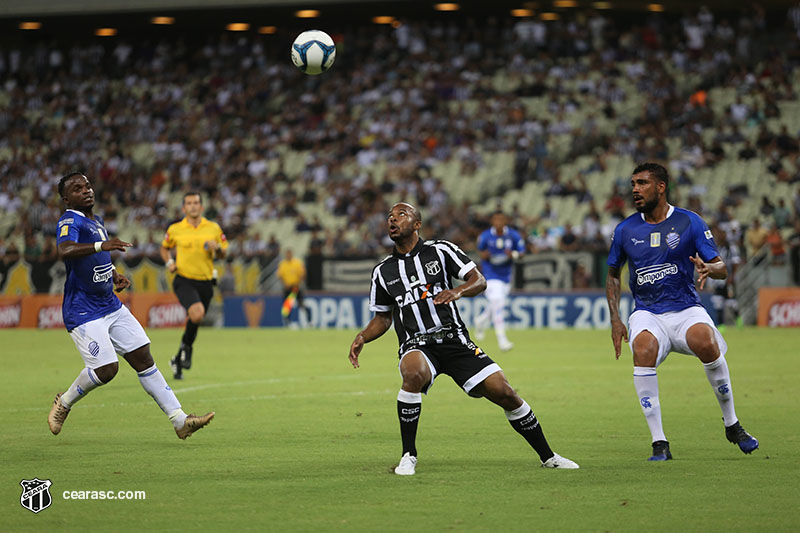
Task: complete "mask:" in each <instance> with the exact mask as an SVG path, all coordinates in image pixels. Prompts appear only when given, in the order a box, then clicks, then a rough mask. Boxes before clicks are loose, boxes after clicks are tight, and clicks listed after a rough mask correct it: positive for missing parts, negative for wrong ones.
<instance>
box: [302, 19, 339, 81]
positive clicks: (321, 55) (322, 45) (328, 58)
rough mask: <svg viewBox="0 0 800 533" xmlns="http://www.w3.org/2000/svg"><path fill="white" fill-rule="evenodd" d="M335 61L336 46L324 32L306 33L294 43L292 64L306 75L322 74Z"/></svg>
mask: <svg viewBox="0 0 800 533" xmlns="http://www.w3.org/2000/svg"><path fill="white" fill-rule="evenodd" d="M335 60H336V45H335V44H333V39H331V36H330V35H328V34H327V33H325V32H324V31H320V30H308V31H304V32H303V33H301V34H300V35H298V36H297V39H295V40H294V43H292V62H293V63H294V65H295V66H296V67H297V68H299V69H300V70H302V71H303V72H305V73H306V74H311V75H313V76H316V75H317V74H322V73H323V72H325V71H326V70H328V69H329V68H331V67H332V66H333V62H334V61H335Z"/></svg>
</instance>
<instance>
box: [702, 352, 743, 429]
mask: <svg viewBox="0 0 800 533" xmlns="http://www.w3.org/2000/svg"><path fill="white" fill-rule="evenodd" d="M703 368H704V369H705V371H706V377H707V378H708V382H709V383H711V387H713V388H714V394H716V396H717V401H718V402H719V407H720V409H722V418H723V420H724V421H725V427H728V426H732V425H733V424H735V423H736V422H738V421H739V419H738V418H736V411H735V410H734V408H733V391H732V390H731V376H730V373H729V372H728V362H727V361H726V360H725V356H724V355H720V356H719V358H717V360H716V361H711V362H710V363H703Z"/></svg>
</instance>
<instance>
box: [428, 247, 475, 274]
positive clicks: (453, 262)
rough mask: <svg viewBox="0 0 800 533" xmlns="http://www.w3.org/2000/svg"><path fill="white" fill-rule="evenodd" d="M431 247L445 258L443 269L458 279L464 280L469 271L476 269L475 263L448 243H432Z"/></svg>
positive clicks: (459, 249)
mask: <svg viewBox="0 0 800 533" xmlns="http://www.w3.org/2000/svg"><path fill="white" fill-rule="evenodd" d="M432 244H433V247H434V248H436V249H437V250H439V251H441V252H442V254H443V255H444V258H445V269H446V270H447V271H448V272H450V273H451V274H452V275H453V276H454V277H457V278H458V279H464V278H465V276H466V275H467V273H468V272H469V271H471V270H472V269H473V268H477V267H476V265H475V262H474V261H473V260H472V259H470V258H469V256H468V255H467V254H465V253H464V252H463V251H462V250H461V248H459V247H458V246H456V245H455V244H453V243H452V242H450V241H433V243H432Z"/></svg>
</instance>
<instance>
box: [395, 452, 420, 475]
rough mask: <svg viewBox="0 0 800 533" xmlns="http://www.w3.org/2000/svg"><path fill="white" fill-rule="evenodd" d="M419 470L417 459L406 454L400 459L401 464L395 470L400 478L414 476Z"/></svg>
mask: <svg viewBox="0 0 800 533" xmlns="http://www.w3.org/2000/svg"><path fill="white" fill-rule="evenodd" d="M416 470H417V458H416V457H414V456H413V455H411V454H410V453H408V452H406V453H404V454H403V457H402V458H401V459H400V464H399V465H397V466H396V467H395V469H394V473H395V474H397V475H398V476H413V475H414V473H415V472H416Z"/></svg>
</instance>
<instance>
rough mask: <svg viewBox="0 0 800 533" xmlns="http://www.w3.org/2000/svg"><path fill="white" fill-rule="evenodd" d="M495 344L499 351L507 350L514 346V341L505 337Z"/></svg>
mask: <svg viewBox="0 0 800 533" xmlns="http://www.w3.org/2000/svg"><path fill="white" fill-rule="evenodd" d="M497 345H498V346H499V347H500V351H501V352H507V351H509V350H510V349H511V348H513V347H514V343H513V342H511V341H509V340H507V339H506V340H501V341H497Z"/></svg>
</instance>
